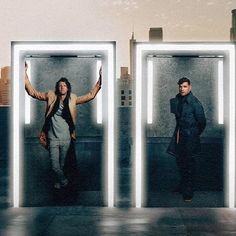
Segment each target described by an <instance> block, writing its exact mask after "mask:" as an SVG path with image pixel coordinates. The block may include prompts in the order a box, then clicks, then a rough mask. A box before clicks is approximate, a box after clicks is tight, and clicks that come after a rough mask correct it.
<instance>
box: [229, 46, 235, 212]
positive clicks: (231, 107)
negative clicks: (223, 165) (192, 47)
mask: <svg viewBox="0 0 236 236" xmlns="http://www.w3.org/2000/svg"><path fill="white" fill-rule="evenodd" d="M229 57H230V60H229V70H230V71H229V74H230V76H229V77H230V78H229V167H228V168H229V170H228V171H229V173H228V175H229V176H228V179H229V207H230V208H235V47H234V46H232V47H231V50H230V53H229Z"/></svg>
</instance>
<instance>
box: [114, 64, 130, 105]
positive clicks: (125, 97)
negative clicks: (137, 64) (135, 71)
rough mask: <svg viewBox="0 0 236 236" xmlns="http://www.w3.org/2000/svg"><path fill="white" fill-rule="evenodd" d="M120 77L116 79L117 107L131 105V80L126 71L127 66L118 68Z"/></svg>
mask: <svg viewBox="0 0 236 236" xmlns="http://www.w3.org/2000/svg"><path fill="white" fill-rule="evenodd" d="M120 72H121V73H120V78H119V79H117V85H118V86H117V88H118V91H117V96H118V104H117V105H118V107H130V106H133V80H132V79H131V76H130V74H129V73H128V67H121V68H120Z"/></svg>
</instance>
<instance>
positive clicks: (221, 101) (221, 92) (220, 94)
mask: <svg viewBox="0 0 236 236" xmlns="http://www.w3.org/2000/svg"><path fill="white" fill-rule="evenodd" d="M223 81H224V80H223V61H222V60H220V61H218V124H221V125H222V124H224V82H223Z"/></svg>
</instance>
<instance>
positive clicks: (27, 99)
mask: <svg viewBox="0 0 236 236" xmlns="http://www.w3.org/2000/svg"><path fill="white" fill-rule="evenodd" d="M26 63H27V65H28V70H27V75H28V78H29V81H31V63H30V60H26ZM30 114H31V109H30V96H29V95H28V94H27V92H25V124H30V121H31V120H30Z"/></svg>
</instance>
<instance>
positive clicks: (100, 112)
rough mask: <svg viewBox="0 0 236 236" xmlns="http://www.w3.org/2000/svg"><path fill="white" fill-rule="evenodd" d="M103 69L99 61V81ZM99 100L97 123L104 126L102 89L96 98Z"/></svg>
mask: <svg viewBox="0 0 236 236" xmlns="http://www.w3.org/2000/svg"><path fill="white" fill-rule="evenodd" d="M101 67H102V61H101V60H97V79H99V71H100V68H101ZM96 99H97V123H98V124H102V89H101V90H100V92H99V93H98V94H97V96H96Z"/></svg>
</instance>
